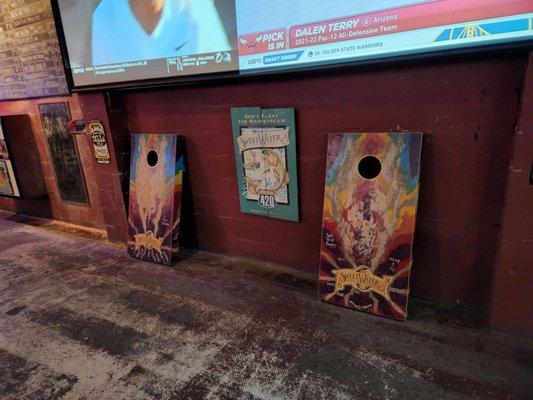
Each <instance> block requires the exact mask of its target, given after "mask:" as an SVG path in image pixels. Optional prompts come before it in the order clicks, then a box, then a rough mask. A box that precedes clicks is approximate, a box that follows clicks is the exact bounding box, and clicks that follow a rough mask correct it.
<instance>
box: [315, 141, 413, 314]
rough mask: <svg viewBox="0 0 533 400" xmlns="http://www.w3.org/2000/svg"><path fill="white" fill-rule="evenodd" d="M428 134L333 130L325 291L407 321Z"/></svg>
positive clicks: (323, 257) (323, 256) (328, 296)
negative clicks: (423, 149) (424, 138)
mask: <svg viewBox="0 0 533 400" xmlns="http://www.w3.org/2000/svg"><path fill="white" fill-rule="evenodd" d="M421 147H422V134H421V133H353V134H331V135H329V137H328V150H327V151H328V153H327V165H326V187H325V194H324V214H323V223H322V242H321V249H320V271H319V274H320V276H319V295H320V297H321V298H322V299H323V300H325V301H327V302H330V303H333V304H337V305H340V306H344V307H349V308H354V309H356V310H359V311H364V312H367V313H371V314H376V315H381V316H385V317H390V318H394V319H397V320H405V319H406V317H407V300H408V297H409V276H410V272H411V264H412V259H413V237H414V231H415V220H416V211H417V204H418V188H419V172H420V152H421Z"/></svg>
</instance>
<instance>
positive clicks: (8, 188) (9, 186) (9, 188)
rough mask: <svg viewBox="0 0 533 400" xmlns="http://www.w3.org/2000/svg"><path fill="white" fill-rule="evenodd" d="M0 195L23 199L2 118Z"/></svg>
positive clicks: (0, 127)
mask: <svg viewBox="0 0 533 400" xmlns="http://www.w3.org/2000/svg"><path fill="white" fill-rule="evenodd" d="M0 195H2V196H12V197H21V196H22V194H21V192H20V189H19V185H18V182H17V178H16V175H15V169H14V167H13V161H12V159H11V156H10V151H9V146H8V143H7V140H6V138H5V136H4V131H3V130H2V119H1V118H0Z"/></svg>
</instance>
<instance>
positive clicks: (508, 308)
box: [491, 53, 533, 334]
mask: <svg viewBox="0 0 533 400" xmlns="http://www.w3.org/2000/svg"><path fill="white" fill-rule="evenodd" d="M532 111H533V53H531V54H530V56H529V63H528V69H527V73H526V77H525V82H524V89H523V92H522V104H521V107H520V113H519V117H518V123H517V127H516V133H515V138H514V146H513V148H514V151H513V156H512V158H511V163H510V165H509V169H508V171H507V172H508V177H507V190H506V193H505V206H504V213H503V219H502V231H501V237H500V249H499V257H498V263H497V267H496V271H495V275H494V290H493V295H492V315H491V322H492V325H493V326H495V327H498V328H504V329H508V330H515V331H521V332H524V333H526V332H527V333H529V334H533V318H532V316H533V299H532V293H531V289H532V288H533V185H532V184H531V183H530V174H531V168H533V112H532Z"/></svg>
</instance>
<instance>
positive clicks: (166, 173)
mask: <svg viewBox="0 0 533 400" xmlns="http://www.w3.org/2000/svg"><path fill="white" fill-rule="evenodd" d="M131 147H132V150H131V165H130V193H129V196H130V199H129V217H128V253H129V254H130V255H131V256H133V257H136V258H140V259H142V260H146V261H152V262H155V263H159V264H166V265H170V264H173V263H174V262H176V261H177V257H178V250H179V243H178V242H179V232H180V222H181V194H182V186H183V174H184V171H185V163H184V158H185V144H184V141H183V139H182V138H181V137H180V136H178V135H175V134H135V135H132V146H131Z"/></svg>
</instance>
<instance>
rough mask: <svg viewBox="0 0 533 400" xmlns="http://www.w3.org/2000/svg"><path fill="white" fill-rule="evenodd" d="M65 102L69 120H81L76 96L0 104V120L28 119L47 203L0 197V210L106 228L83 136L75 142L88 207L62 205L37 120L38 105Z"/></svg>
mask: <svg viewBox="0 0 533 400" xmlns="http://www.w3.org/2000/svg"><path fill="white" fill-rule="evenodd" d="M65 101H67V102H68V103H69V107H70V113H71V116H72V118H73V119H79V118H81V112H80V107H79V102H78V97H77V96H76V95H73V96H67V97H56V98H46V99H34V100H18V101H2V102H0V117H2V116H6V115H17V114H28V115H29V116H30V119H31V125H32V128H33V134H34V137H35V144H36V146H37V150H38V152H39V157H40V159H41V166H42V170H43V175H44V180H45V184H46V190H47V192H48V194H49V200H48V201H46V204H45V202H44V201H36V200H30V201H25V200H16V199H11V198H7V197H3V196H0V209H3V210H8V211H13V212H22V213H26V214H30V215H34V216H42V217H50V218H54V219H57V220H61V221H65V222H69V223H73V224H77V225H83V226H88V227H93V228H105V225H104V222H103V217H102V211H101V206H100V197H99V196H98V187H97V185H96V182H95V179H94V171H93V168H92V158H93V155H92V150H91V148H90V145H89V142H88V141H87V139H86V138H85V137H84V136H83V135H78V136H76V142H77V145H78V150H79V154H80V159H81V164H82V169H83V173H84V175H85V181H86V185H87V191H88V194H89V201H90V206H88V207H85V206H78V205H73V204H68V203H65V202H63V201H61V198H60V197H59V193H58V191H57V186H56V181H55V177H54V171H53V167H52V162H51V160H50V156H49V153H48V148H47V145H46V140H45V137H44V133H43V129H42V125H41V120H40V118H39V109H38V105H39V104H42V103H56V102H65Z"/></svg>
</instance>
